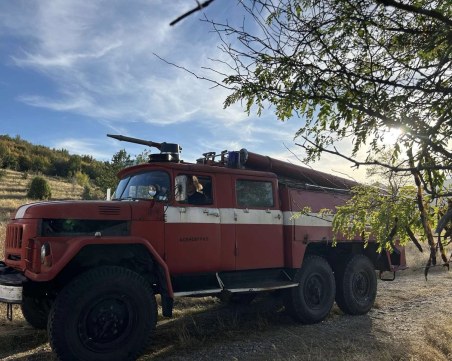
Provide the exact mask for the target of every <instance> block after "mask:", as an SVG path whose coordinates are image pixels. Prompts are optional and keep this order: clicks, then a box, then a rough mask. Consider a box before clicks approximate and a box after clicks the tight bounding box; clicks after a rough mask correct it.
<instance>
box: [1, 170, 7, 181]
mask: <svg viewBox="0 0 452 361" xmlns="http://www.w3.org/2000/svg"><path fill="white" fill-rule="evenodd" d="M5 177H6V170H4V169H0V179H2V178H5Z"/></svg>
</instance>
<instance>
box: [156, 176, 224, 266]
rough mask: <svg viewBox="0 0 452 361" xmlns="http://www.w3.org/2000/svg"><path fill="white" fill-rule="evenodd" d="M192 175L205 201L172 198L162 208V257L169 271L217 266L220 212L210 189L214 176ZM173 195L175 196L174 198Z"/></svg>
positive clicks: (219, 243) (218, 263)
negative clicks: (164, 220) (163, 213)
mask: <svg viewBox="0 0 452 361" xmlns="http://www.w3.org/2000/svg"><path fill="white" fill-rule="evenodd" d="M181 175H182V176H186V177H187V179H188V177H192V176H196V177H197V179H198V181H199V184H200V185H201V186H202V190H201V192H202V193H203V195H204V196H205V201H202V202H199V201H198V202H197V203H196V204H192V203H189V202H188V198H187V199H182V200H174V202H173V203H172V205H171V206H169V207H168V208H167V210H166V212H165V213H166V222H165V260H166V263H167V265H168V267H169V269H170V271H171V273H172V274H177V273H196V272H216V271H218V269H219V267H220V253H221V252H220V251H221V250H220V246H221V237H220V212H219V209H218V207H217V206H216V199H215V195H214V194H213V192H212V188H213V186H214V183H215V179H214V177H212V176H211V175H205V174H200V173H180V174H177V175H176V176H181ZM176 198H177V197H176Z"/></svg>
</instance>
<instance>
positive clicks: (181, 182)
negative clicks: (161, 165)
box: [174, 175, 187, 202]
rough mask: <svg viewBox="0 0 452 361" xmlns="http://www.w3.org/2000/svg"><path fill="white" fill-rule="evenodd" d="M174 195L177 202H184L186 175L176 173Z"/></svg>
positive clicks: (185, 198) (185, 197)
mask: <svg viewBox="0 0 452 361" xmlns="http://www.w3.org/2000/svg"><path fill="white" fill-rule="evenodd" d="M174 196H175V198H176V201H177V202H184V201H186V200H187V176H186V175H178V176H177V177H176V181H175V187H174Z"/></svg>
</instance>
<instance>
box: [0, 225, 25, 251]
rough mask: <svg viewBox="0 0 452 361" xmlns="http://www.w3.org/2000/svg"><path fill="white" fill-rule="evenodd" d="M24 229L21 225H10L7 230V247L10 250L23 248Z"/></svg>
mask: <svg viewBox="0 0 452 361" xmlns="http://www.w3.org/2000/svg"><path fill="white" fill-rule="evenodd" d="M23 233H24V231H23V228H22V225H20V224H9V225H8V227H7V228H6V242H5V246H6V249H8V250H13V249H18V250H20V249H21V248H22V236H23Z"/></svg>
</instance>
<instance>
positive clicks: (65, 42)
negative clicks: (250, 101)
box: [0, 0, 356, 177]
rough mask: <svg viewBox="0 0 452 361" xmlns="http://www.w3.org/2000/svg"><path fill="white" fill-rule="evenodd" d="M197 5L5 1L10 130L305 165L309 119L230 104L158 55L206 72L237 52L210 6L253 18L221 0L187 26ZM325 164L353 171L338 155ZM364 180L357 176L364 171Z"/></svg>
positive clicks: (3, 43) (108, 152)
mask: <svg viewBox="0 0 452 361" xmlns="http://www.w3.org/2000/svg"><path fill="white" fill-rule="evenodd" d="M195 4H196V3H195V1H189V0H184V1H182V0H180V1H164V0H128V1H125V0H109V1H106V0H90V1H85V0H14V1H1V2H0V134H9V135H11V136H15V135H20V136H21V137H22V138H23V139H25V140H27V141H30V142H32V143H34V144H42V145H46V146H49V147H52V148H65V149H67V150H69V151H70V152H71V153H76V154H89V155H92V156H94V157H95V158H97V159H101V160H109V159H111V156H112V155H113V154H114V153H116V152H117V151H118V150H120V149H126V150H127V152H129V153H130V154H132V155H136V154H139V153H141V152H142V151H143V150H144V148H143V147H142V146H138V145H132V144H127V143H124V142H118V141H116V140H114V139H110V138H107V137H106V134H107V133H113V134H123V135H127V136H131V137H137V138H142V139H148V140H153V141H155V142H163V141H166V142H174V143H179V144H180V145H181V146H182V147H183V152H182V159H184V160H186V161H194V160H195V159H196V158H197V157H199V156H200V155H201V154H202V153H204V152H207V151H218V152H219V151H222V150H224V149H228V150H238V149H241V148H247V149H248V150H249V151H252V152H256V153H262V154H266V155H269V156H273V157H276V158H279V159H282V160H286V161H291V162H294V163H296V162H299V161H298V160H297V159H296V157H294V155H293V154H292V153H291V152H289V151H288V150H287V148H286V147H288V148H290V149H291V150H293V151H294V152H295V153H296V154H299V155H300V156H302V153H301V152H300V149H299V148H297V147H296V146H294V140H293V136H294V134H295V132H296V130H297V129H298V128H299V126H300V125H301V121H302V120H300V119H295V118H294V119H291V120H289V121H287V122H284V123H283V122H280V121H279V120H277V119H276V117H275V116H274V114H273V113H272V112H271V109H270V110H268V111H265V112H264V114H263V115H262V116H261V117H257V116H256V115H254V114H251V116H248V115H247V114H246V113H245V112H244V108H243V107H241V106H240V104H236V105H234V106H232V107H230V108H228V109H226V110H225V109H223V101H224V99H225V97H226V96H227V95H228V91H227V90H225V89H222V88H220V87H217V88H214V89H212V84H210V83H209V82H206V81H202V80H197V79H196V78H195V77H193V76H192V75H190V74H189V73H187V72H184V71H183V70H180V69H177V68H176V67H173V66H170V65H168V64H166V63H165V62H163V61H162V60H160V59H158V58H157V57H156V56H155V55H154V53H155V54H157V55H158V56H160V57H162V58H164V59H166V60H168V61H170V62H173V63H176V64H178V65H181V66H184V67H186V68H188V69H190V70H191V71H193V72H195V73H198V74H200V75H204V76H208V77H211V78H212V77H215V75H214V74H213V73H206V71H205V70H203V69H202V68H203V67H213V66H215V63H212V61H211V60H209V58H215V59H225V56H224V54H222V53H221V52H220V51H219V50H218V47H217V46H218V44H219V38H218V36H217V35H216V34H215V33H214V32H212V31H211V30H212V29H211V28H210V27H209V25H208V24H206V23H204V22H202V21H200V18H202V17H203V16H204V14H205V15H206V16H207V17H209V18H212V19H215V20H218V21H229V22H230V23H231V22H232V23H234V22H241V21H242V20H243V16H244V13H243V12H242V10H241V8H240V6H238V5H237V2H236V1H235V0H216V1H214V2H213V3H212V4H211V5H210V6H209V7H207V8H206V9H205V11H204V12H198V13H195V14H194V15H191V16H190V17H188V18H186V19H185V20H183V21H181V22H180V23H178V24H177V25H175V26H173V27H171V26H169V23H170V22H171V20H173V19H175V18H176V17H177V16H179V15H180V14H182V13H184V12H185V11H187V10H189V9H191V8H193V7H194V5H195ZM315 167H316V168H319V169H322V170H324V171H333V172H335V171H340V172H349V171H350V167H349V165H346V164H343V163H341V162H340V161H339V160H338V159H333V158H328V157H326V158H325V159H324V160H323V161H322V162H320V163H319V164H316V165H315ZM355 177H356V176H355Z"/></svg>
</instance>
